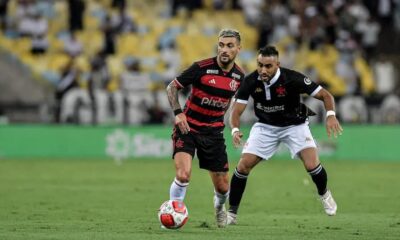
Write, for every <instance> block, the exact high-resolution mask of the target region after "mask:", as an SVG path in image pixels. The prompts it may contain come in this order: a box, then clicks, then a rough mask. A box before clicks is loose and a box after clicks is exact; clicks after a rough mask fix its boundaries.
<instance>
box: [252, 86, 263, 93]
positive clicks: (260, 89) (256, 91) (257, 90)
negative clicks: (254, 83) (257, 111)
mask: <svg viewBox="0 0 400 240" xmlns="http://www.w3.org/2000/svg"><path fill="white" fill-rule="evenodd" d="M254 92H255V93H260V92H262V88H259V87H258V88H256V90H254Z"/></svg>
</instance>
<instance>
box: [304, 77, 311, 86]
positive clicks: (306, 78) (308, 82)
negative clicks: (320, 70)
mask: <svg viewBox="0 0 400 240" xmlns="http://www.w3.org/2000/svg"><path fill="white" fill-rule="evenodd" d="M304 83H305V84H306V85H310V84H311V80H310V79H309V78H308V77H305V78H304Z"/></svg>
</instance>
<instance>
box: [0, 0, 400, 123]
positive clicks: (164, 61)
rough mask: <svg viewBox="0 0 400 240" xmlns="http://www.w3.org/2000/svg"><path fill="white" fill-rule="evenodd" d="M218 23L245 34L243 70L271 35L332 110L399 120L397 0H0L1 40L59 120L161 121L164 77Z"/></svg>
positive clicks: (204, 52) (370, 119) (210, 43)
mask: <svg viewBox="0 0 400 240" xmlns="http://www.w3.org/2000/svg"><path fill="white" fill-rule="evenodd" d="M224 27H231V28H236V29H238V30H240V31H241V33H242V35H243V39H244V41H243V50H242V51H241V53H240V55H239V57H238V63H239V64H240V65H242V67H243V68H244V69H245V70H246V72H248V73H249V72H251V71H253V70H254V69H255V66H256V65H255V64H256V62H255V56H256V52H257V50H258V48H260V47H262V46H264V45H266V44H272V45H276V46H277V47H278V49H279V51H280V61H281V65H282V66H284V67H287V68H293V69H296V70H299V71H302V72H304V73H305V74H306V75H308V76H309V77H310V78H311V79H313V80H314V81H316V82H318V83H320V84H321V85H323V86H324V87H325V88H327V89H328V90H330V91H331V92H332V93H333V94H334V96H335V98H336V100H337V103H338V110H339V114H338V115H339V117H340V118H341V120H342V121H344V122H351V123H399V122H400V99H399V96H400V80H399V76H400V75H399V73H398V72H397V68H396V66H398V64H399V63H400V55H399V53H400V37H399V35H400V34H399V33H400V0H349V1H345V0H327V1H321V0H297V1H296V0H230V1H224V0H192V1H186V0H170V1H157V0H147V1H146V0H137V1H129V0H128V1H126V0H99V1H94V0H87V1H84V0H65V1H64V0H58V1H57V0H18V1H8V0H0V29H1V31H2V34H1V37H0V47H1V48H2V51H3V52H5V53H7V54H9V55H11V56H12V57H16V58H17V59H18V61H19V62H20V63H21V64H23V65H24V66H27V67H28V68H29V69H30V72H31V74H32V75H33V76H34V77H35V78H37V79H40V80H44V81H45V82H47V83H49V84H50V85H51V86H52V88H53V89H54V99H53V100H52V101H51V102H52V103H53V105H54V107H53V108H52V109H54V110H53V111H51V112H53V113H54V121H55V122H61V123H78V124H103V123H124V124H153V123H155V124H159V123H167V122H169V121H170V120H171V119H172V115H171V113H170V110H169V105H168V100H167V98H166V96H165V92H164V88H165V84H166V83H168V82H169V81H171V80H172V79H173V78H174V77H175V76H176V75H177V74H179V72H180V71H181V70H183V69H184V68H186V67H188V66H189V64H190V63H191V62H193V61H196V60H200V59H202V58H205V57H210V56H213V55H214V54H215V46H216V45H215V44H216V39H217V37H216V34H217V33H218V31H219V30H220V29H221V28H224ZM188 93H189V90H188V89H187V90H186V91H184V92H183V94H182V96H181V97H182V99H184V97H185V94H188ZM49 101H50V100H49ZM305 101H306V102H307V104H308V105H310V106H311V108H313V109H314V110H316V112H319V114H318V117H317V118H315V119H314V120H313V121H316V122H321V121H323V114H324V113H323V112H322V108H321V105H320V103H318V102H315V101H313V100H312V99H305ZM182 104H183V102H182ZM249 110H250V109H249ZM249 116H251V114H249ZM245 119H246V118H245ZM247 120H248V121H249V122H250V121H254V119H251V118H249V119H247Z"/></svg>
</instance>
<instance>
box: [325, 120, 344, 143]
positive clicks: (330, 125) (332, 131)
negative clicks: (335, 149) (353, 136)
mask: <svg viewBox="0 0 400 240" xmlns="http://www.w3.org/2000/svg"><path fill="white" fill-rule="evenodd" d="M326 132H327V133H328V137H331V136H332V135H333V136H334V137H335V138H337V136H338V135H342V132H343V128H342V126H340V123H339V121H338V120H337V118H336V116H329V117H327V118H326Z"/></svg>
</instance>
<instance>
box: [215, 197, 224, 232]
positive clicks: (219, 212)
mask: <svg viewBox="0 0 400 240" xmlns="http://www.w3.org/2000/svg"><path fill="white" fill-rule="evenodd" d="M214 202H215V197H214ZM215 220H216V221H217V226H218V227H219V228H224V227H225V226H226V209H225V205H222V206H219V207H215Z"/></svg>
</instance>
